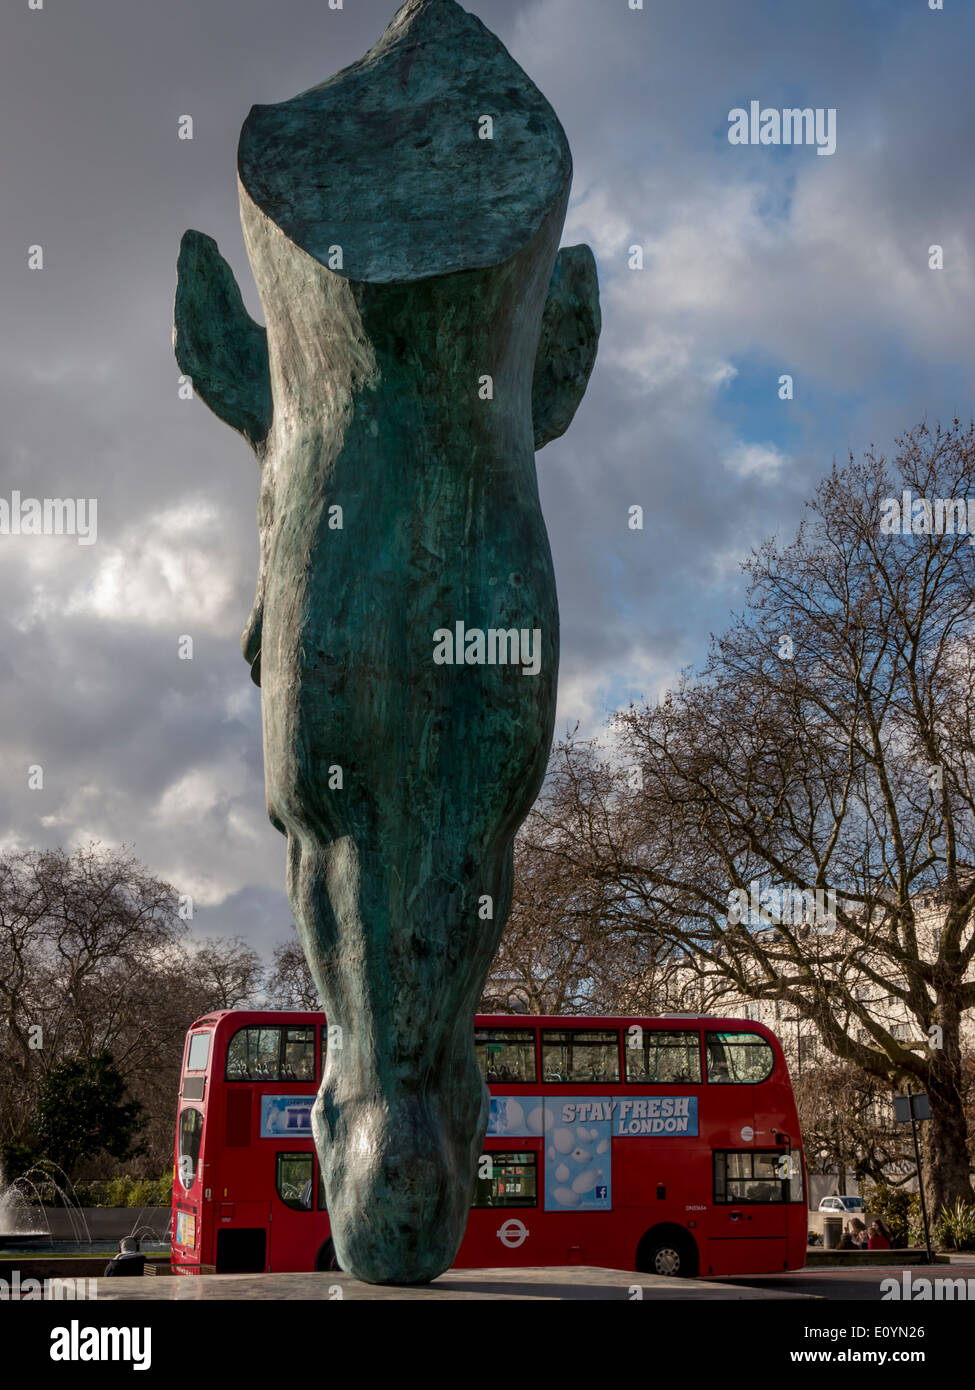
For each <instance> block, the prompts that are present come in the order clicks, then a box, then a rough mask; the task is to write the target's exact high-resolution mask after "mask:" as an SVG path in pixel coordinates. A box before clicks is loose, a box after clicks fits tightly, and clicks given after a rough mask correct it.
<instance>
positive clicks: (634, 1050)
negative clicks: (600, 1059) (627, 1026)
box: [623, 1028, 701, 1085]
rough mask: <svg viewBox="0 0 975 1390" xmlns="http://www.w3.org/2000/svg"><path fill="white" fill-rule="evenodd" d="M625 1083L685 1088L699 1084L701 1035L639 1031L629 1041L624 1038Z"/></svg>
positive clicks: (646, 1029) (687, 1032)
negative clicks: (648, 1083) (634, 1082)
mask: <svg viewBox="0 0 975 1390" xmlns="http://www.w3.org/2000/svg"><path fill="white" fill-rule="evenodd" d="M623 1042H624V1046H623V1055H624V1057H625V1058H626V1079H627V1081H637V1082H640V1081H642V1082H653V1083H657V1084H661V1085H688V1084H692V1085H693V1084H695V1083H698V1082H700V1080H701V1035H700V1033H697V1032H691V1030H690V1029H689V1028H682V1029H680V1030H679V1031H675V1032H662V1031H661V1030H659V1029H656V1028H654V1029H650V1028H641V1029H639V1030H638V1033H637V1034H636V1035H635V1036H634V1037H633V1038H632V1040H631V1038H630V1037H629V1036H628V1035H626V1034H624V1039H623Z"/></svg>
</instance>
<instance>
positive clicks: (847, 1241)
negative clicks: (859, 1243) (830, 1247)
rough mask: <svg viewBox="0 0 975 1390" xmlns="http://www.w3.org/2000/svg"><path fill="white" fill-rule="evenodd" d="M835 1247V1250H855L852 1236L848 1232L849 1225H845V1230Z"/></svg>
mask: <svg viewBox="0 0 975 1390" xmlns="http://www.w3.org/2000/svg"><path fill="white" fill-rule="evenodd" d="M836 1248H837V1250H856V1248H857V1247H856V1246H855V1245H854V1244H853V1237H852V1235H851V1234H850V1228H849V1226H847V1228H846V1230H845V1231H844V1232H843V1234H842V1235H841V1236H840V1238H839V1241H838V1242H837V1246H836Z"/></svg>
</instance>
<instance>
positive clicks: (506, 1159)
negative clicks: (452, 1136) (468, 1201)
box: [473, 1152, 538, 1207]
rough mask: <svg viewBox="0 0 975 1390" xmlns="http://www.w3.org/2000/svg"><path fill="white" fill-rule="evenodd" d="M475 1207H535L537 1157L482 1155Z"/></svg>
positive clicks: (533, 1155) (528, 1153) (527, 1154)
mask: <svg viewBox="0 0 975 1390" xmlns="http://www.w3.org/2000/svg"><path fill="white" fill-rule="evenodd" d="M473 1205H474V1206H475V1207H537V1206H538V1154H536V1153H533V1152H525V1153H486V1154H482V1155H481V1158H480V1162H479V1164H478V1170H477V1185H476V1187H475V1189H474V1203H473Z"/></svg>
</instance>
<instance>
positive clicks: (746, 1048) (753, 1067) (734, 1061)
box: [705, 1033, 775, 1085]
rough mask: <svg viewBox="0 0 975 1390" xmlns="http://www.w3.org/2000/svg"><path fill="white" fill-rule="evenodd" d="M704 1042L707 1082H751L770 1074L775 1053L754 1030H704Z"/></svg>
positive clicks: (767, 1076) (765, 1077)
mask: <svg viewBox="0 0 975 1390" xmlns="http://www.w3.org/2000/svg"><path fill="white" fill-rule="evenodd" d="M705 1045H706V1050H707V1058H708V1081H710V1082H714V1083H717V1084H719V1085H720V1084H724V1085H741V1084H742V1083H744V1084H746V1085H754V1084H755V1083H756V1082H759V1081H767V1080H768V1078H769V1077H770V1076H771V1075H772V1069H773V1067H774V1066H775V1053H774V1052H773V1051H772V1048H771V1047H770V1046H769V1044H768V1043H767V1042H766V1041H765V1039H764V1038H762V1037H759V1035H758V1034H757V1033H708V1034H706V1036H705Z"/></svg>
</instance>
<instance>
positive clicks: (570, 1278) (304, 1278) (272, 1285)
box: [98, 1265, 815, 1303]
mask: <svg viewBox="0 0 975 1390" xmlns="http://www.w3.org/2000/svg"><path fill="white" fill-rule="evenodd" d="M637 1289H639V1290H640V1294H639V1295H637V1294H636V1292H635V1291H636V1290H637ZM636 1297H641V1298H642V1299H644V1300H646V1301H648V1302H649V1301H658V1300H661V1299H664V1300H672V1299H677V1300H679V1301H680V1302H687V1303H706V1302H713V1301H715V1300H719V1301H721V1302H727V1301H729V1300H733V1301H743V1300H748V1301H752V1302H754V1301H756V1300H757V1301H762V1300H766V1299H776V1300H779V1301H787V1302H794V1301H796V1300H802V1299H807V1298H810V1297H815V1293H814V1291H813V1290H812V1289H798V1290H796V1289H776V1288H772V1287H768V1288H766V1287H764V1286H757V1287H752V1286H750V1285H748V1284H744V1283H743V1284H741V1285H737V1284H736V1285H735V1286H734V1287H728V1286H727V1285H724V1284H717V1283H714V1282H711V1283H707V1282H705V1281H704V1280H701V1279H662V1278H659V1277H657V1276H655V1275H651V1274H634V1273H633V1272H632V1271H631V1270H620V1269H593V1268H588V1267H585V1266H579V1265H572V1266H569V1267H567V1268H564V1269H458V1270H449V1271H448V1272H447V1273H446V1274H444V1275H442V1276H441V1277H440V1278H439V1279H438V1280H437V1282H436V1284H433V1285H426V1286H424V1287H422V1288H415V1289H404V1288H384V1287H382V1286H381V1285H376V1284H361V1283H359V1281H358V1280H356V1279H353V1278H351V1277H350V1276H349V1275H348V1274H220V1275H214V1274H202V1275H195V1276H174V1277H172V1278H169V1279H145V1278H143V1279H99V1281H98V1301H99V1303H106V1302H109V1301H111V1300H114V1299H123V1300H126V1299H139V1300H142V1299H151V1300H153V1301H155V1300H164V1301H166V1302H170V1301H180V1302H182V1301H187V1302H196V1301H197V1300H200V1299H232V1300H234V1301H237V1300H240V1299H247V1300H252V1299H254V1300H267V1299H319V1300H323V1301H324V1300H334V1299H338V1298H341V1299H348V1300H350V1301H351V1300H368V1301H371V1302H375V1301H386V1300H393V1299H395V1300H397V1301H399V1300H404V1299H405V1300H409V1301H418V1300H427V1301H429V1300H433V1301H436V1302H440V1301H444V1300H456V1299H464V1300H468V1299H492V1300H494V1299H520V1300H524V1299H533V1300H537V1299H541V1300H546V1301H559V1302H561V1301H564V1300H568V1299H572V1300H581V1301H583V1302H587V1301H596V1300H614V1301H621V1300H622V1301H627V1300H630V1299H633V1298H636Z"/></svg>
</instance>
